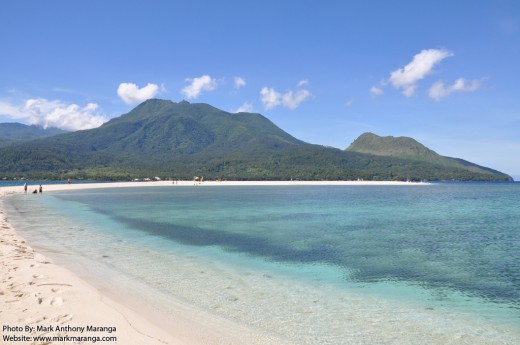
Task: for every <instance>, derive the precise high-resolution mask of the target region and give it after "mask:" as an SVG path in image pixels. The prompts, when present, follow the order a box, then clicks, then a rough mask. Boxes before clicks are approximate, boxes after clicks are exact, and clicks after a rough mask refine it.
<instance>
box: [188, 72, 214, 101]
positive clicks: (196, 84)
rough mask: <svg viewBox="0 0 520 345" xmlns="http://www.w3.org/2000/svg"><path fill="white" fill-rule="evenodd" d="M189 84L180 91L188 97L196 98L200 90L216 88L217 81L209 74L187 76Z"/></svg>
mask: <svg viewBox="0 0 520 345" xmlns="http://www.w3.org/2000/svg"><path fill="white" fill-rule="evenodd" d="M186 81H187V82H189V83H190V84H189V85H188V86H186V87H185V88H183V89H182V90H181V93H182V94H183V95H184V96H186V98H188V99H192V98H197V97H199V95H200V94H201V93H202V91H213V90H215V89H216V88H217V81H216V80H215V79H213V78H211V77H210V76H209V75H207V74H206V75H203V76H201V77H199V78H187V79H186Z"/></svg>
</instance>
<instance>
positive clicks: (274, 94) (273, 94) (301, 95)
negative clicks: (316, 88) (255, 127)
mask: <svg viewBox="0 0 520 345" xmlns="http://www.w3.org/2000/svg"><path fill="white" fill-rule="evenodd" d="M308 83H309V82H308V81H307V80H302V81H300V82H299V83H298V85H297V88H296V90H290V91H287V92H285V93H284V94H282V93H280V92H278V91H276V90H275V89H274V88H268V87H264V88H262V90H260V95H261V96H262V98H261V100H262V103H263V105H264V108H265V109H266V110H269V109H273V108H275V107H277V106H279V105H282V106H284V107H286V108H289V109H291V110H294V109H296V108H298V107H299V106H300V104H301V103H302V102H303V101H305V100H306V99H307V98H309V97H310V96H312V94H311V93H310V91H309V90H306V89H303V88H302V86H305V85H307V84H308Z"/></svg>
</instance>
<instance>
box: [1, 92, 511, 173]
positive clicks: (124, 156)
mask: <svg viewBox="0 0 520 345" xmlns="http://www.w3.org/2000/svg"><path fill="white" fill-rule="evenodd" d="M432 152H433V151H432ZM0 162H1V164H0V176H7V177H16V176H19V175H24V176H26V177H27V176H29V177H39V178H64V177H72V178H79V177H82V178H95V179H129V178H139V177H141V178H142V177H150V176H152V177H153V176H160V177H162V178H169V177H172V178H182V179H192V178H193V176H204V177H205V178H206V179H215V178H223V179H229V180H245V179H249V180H253V179H254V180H289V179H302V180H352V179H358V178H362V179H365V180H407V179H410V180H424V179H426V180H508V179H510V177H509V176H507V175H505V174H502V173H499V172H495V171H493V170H491V169H488V170H485V169H484V170H483V169H475V165H471V163H468V164H469V165H468V166H465V165H464V164H459V165H458V166H448V165H443V164H437V163H435V162H431V161H428V160H421V159H415V158H413V157H396V156H389V155H386V156H385V155H375V154H373V153H365V152H356V151H352V150H347V151H344V150H340V149H334V148H330V147H324V146H320V145H313V144H309V143H305V142H303V141H301V140H299V139H296V138H294V137H293V136H291V135H290V134H288V133H286V132H284V131H283V130H281V129H280V128H278V127H277V126H276V125H275V124H273V123H272V122H271V121H270V120H268V119H267V118H265V117H264V116H262V115H260V114H254V113H238V114H234V113H229V112H225V111H222V110H220V109H217V108H215V107H212V106H211V105H208V104H203V103H196V104H191V103H188V102H185V101H183V102H179V103H175V102H171V101H168V100H158V99H152V100H148V101H146V102H144V103H142V104H140V105H138V106H137V107H136V108H134V109H133V110H132V111H130V112H129V113H127V114H124V115H122V116H120V117H118V118H114V119H112V120H110V121H109V122H107V123H105V124H103V125H102V126H100V127H99V128H95V129H90V130H84V131H78V132H74V133H65V134H60V135H55V136H52V137H47V138H39V139H35V140H32V141H29V142H24V143H20V144H17V145H11V146H9V147H5V148H0Z"/></svg>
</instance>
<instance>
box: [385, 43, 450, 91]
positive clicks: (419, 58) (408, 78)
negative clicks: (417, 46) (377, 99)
mask: <svg viewBox="0 0 520 345" xmlns="http://www.w3.org/2000/svg"><path fill="white" fill-rule="evenodd" d="M450 56H453V54H452V53H451V52H449V51H447V50H444V49H424V50H422V51H421V52H420V53H419V54H416V55H415V56H414V57H413V60H412V61H411V62H410V63H408V64H407V65H406V66H404V67H403V68H399V69H397V70H395V71H393V72H391V73H390V78H389V79H388V81H389V82H390V83H391V84H392V85H393V86H394V87H395V88H398V89H402V90H403V94H404V95H405V96H407V97H410V96H412V95H413V94H414V93H415V90H416V89H417V82H418V81H419V80H421V79H423V78H424V77H426V76H427V75H429V74H431V73H432V72H433V68H434V67H435V65H437V64H438V63H439V62H441V61H442V60H444V59H445V58H447V57H450Z"/></svg>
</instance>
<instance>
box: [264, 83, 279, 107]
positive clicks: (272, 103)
mask: <svg viewBox="0 0 520 345" xmlns="http://www.w3.org/2000/svg"><path fill="white" fill-rule="evenodd" d="M260 95H261V96H262V103H263V104H264V108H265V109H267V110H269V109H273V108H275V107H277V106H279V105H280V104H281V103H282V101H281V100H282V94H281V93H279V92H278V91H276V90H275V89H273V88H268V87H263V88H262V90H260Z"/></svg>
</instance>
